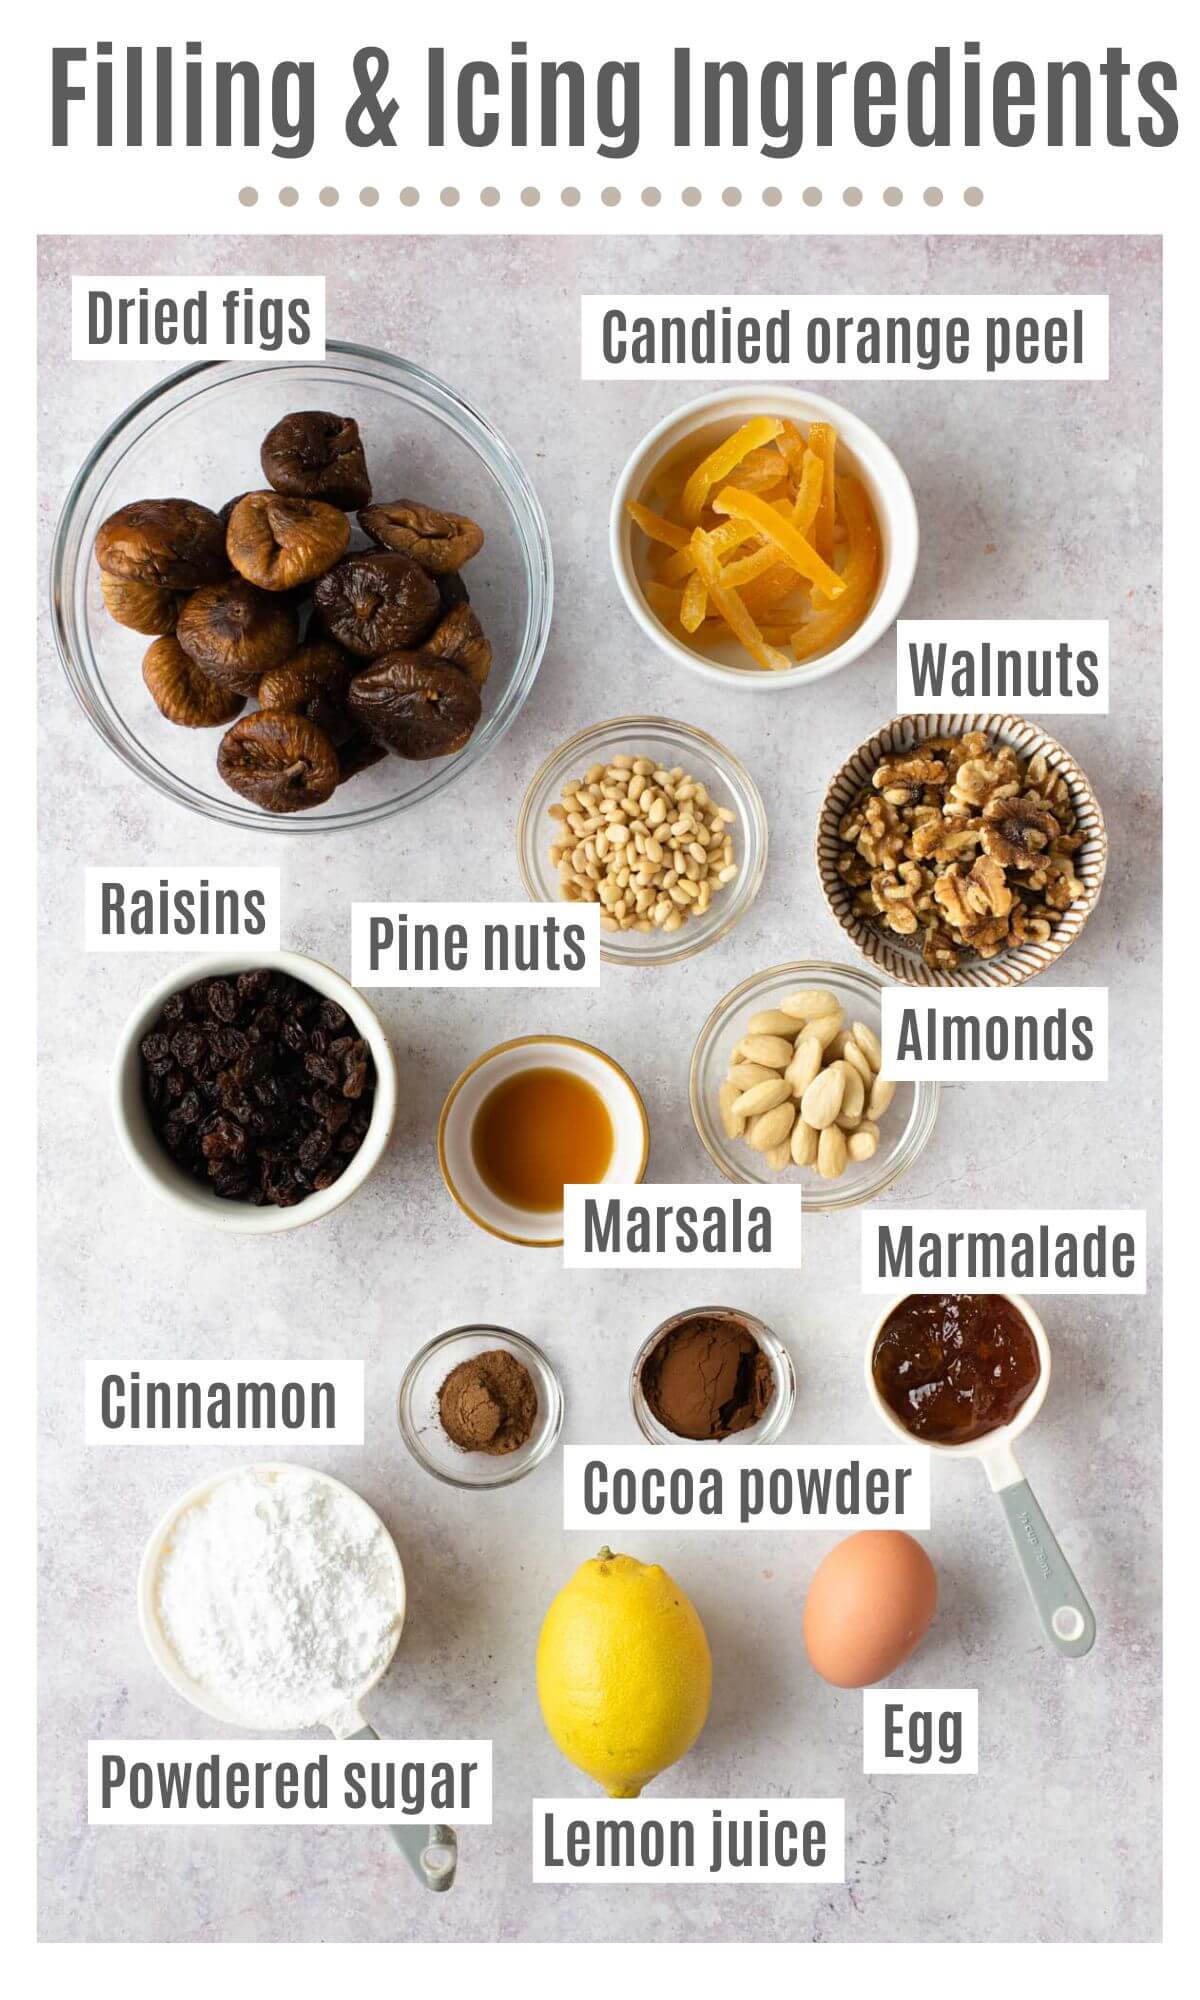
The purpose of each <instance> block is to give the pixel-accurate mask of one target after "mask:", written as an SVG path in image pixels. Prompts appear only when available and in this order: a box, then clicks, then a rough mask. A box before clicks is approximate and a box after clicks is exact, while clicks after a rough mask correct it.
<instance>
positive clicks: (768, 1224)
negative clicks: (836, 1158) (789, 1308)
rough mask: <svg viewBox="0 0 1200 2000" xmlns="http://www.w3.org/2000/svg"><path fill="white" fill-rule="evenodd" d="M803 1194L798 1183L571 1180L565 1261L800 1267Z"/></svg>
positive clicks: (676, 1267)
mask: <svg viewBox="0 0 1200 2000" xmlns="http://www.w3.org/2000/svg"><path fill="white" fill-rule="evenodd" d="M801 1199H802V1197H801V1192H800V1189H799V1188H783V1187H779V1188H762V1187H754V1188H752V1187H715V1186H712V1185H710V1184H709V1183H706V1182H701V1183H699V1184H697V1185H695V1186H693V1185H690V1184H687V1183H681V1184H679V1185H669V1184H667V1183H665V1182H662V1183H659V1184H655V1185H647V1184H644V1183H628V1184H626V1185H623V1186H620V1185H617V1184H616V1183H613V1182H609V1181H605V1182H602V1183H599V1184H595V1183H573V1184H570V1185H568V1186H567V1187H565V1188H564V1189H563V1265H564V1268H565V1269H566V1270H568V1271H586V1270H595V1269H601V1268H603V1269H606V1270H610V1271H630V1270H640V1269H644V1268H646V1267H647V1266H650V1265H653V1266H655V1267H656V1268H657V1269H659V1270H666V1271H690V1270H696V1269H698V1268H699V1267H700V1266H701V1265H707V1266H709V1267H710V1268H711V1267H714V1266H718V1265H720V1266H722V1267H724V1268H726V1269H732V1270H750V1269H752V1268H754V1267H756V1266H757V1267H768V1266H773V1267H775V1268H776V1269H780V1270H792V1271H798V1270H799V1269H800V1215H801Z"/></svg>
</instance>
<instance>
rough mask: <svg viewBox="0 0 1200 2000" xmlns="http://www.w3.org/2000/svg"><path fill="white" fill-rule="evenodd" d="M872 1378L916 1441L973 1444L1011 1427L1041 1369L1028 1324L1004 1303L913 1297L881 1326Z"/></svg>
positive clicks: (961, 1296) (967, 1295) (981, 1297)
mask: <svg viewBox="0 0 1200 2000" xmlns="http://www.w3.org/2000/svg"><path fill="white" fill-rule="evenodd" d="M871 1372H872V1374H873V1376H874V1378H875V1386H876V1388H877V1389H878V1391H879V1393H880V1395H881V1396H882V1397H883V1400H884V1402H885V1403H886V1404H887V1406H888V1409H889V1410H890V1411H891V1412H892V1414H893V1416H896V1417H898V1418H899V1419H900V1422H901V1423H902V1424H903V1425H904V1428H905V1430H906V1431H911V1432H912V1434H913V1436H914V1437H918V1438H924V1439H925V1441H926V1443H928V1444H973V1443H974V1441H975V1439H976V1438H981V1437H986V1436H987V1434H988V1432H989V1431H996V1430H1000V1429H1001V1428H1002V1427H1003V1426H1004V1425H1005V1424H1010V1423H1011V1422H1012V1420H1013V1418H1014V1417H1015V1416H1016V1414H1017V1411H1018V1410H1019V1409H1020V1407H1021V1405H1022V1403H1024V1402H1025V1401H1026V1399H1027V1398H1028V1397H1029V1396H1030V1395H1032V1393H1033V1390H1034V1388H1035V1386H1036V1384H1037V1381H1038V1377H1039V1376H1040V1375H1041V1372H1042V1363H1041V1358H1040V1356H1039V1354H1038V1348H1037V1342H1036V1340H1035V1339H1034V1337H1033V1335H1032V1333H1031V1332H1030V1330H1029V1325H1028V1322H1027V1321H1026V1320H1025V1319H1024V1318H1023V1317H1022V1315H1021V1314H1020V1313H1019V1312H1018V1311H1017V1309H1016V1307H1015V1306H1011V1305H1010V1304H1009V1303H1008V1300H1007V1299H1001V1298H995V1297H989V1296H987V1295H985V1294H982V1293H977V1292H962V1293H958V1294H952V1295H949V1296H946V1297H940V1296H937V1295H929V1296H926V1297H921V1296H918V1295H917V1294H915V1293H914V1294H913V1295H912V1297H910V1298H907V1299H902V1300H901V1301H900V1304H899V1305H898V1306H897V1307H896V1309H895V1311H894V1312H892V1313H890V1314H889V1316H888V1318H887V1319H886V1320H885V1321H884V1323H883V1329H882V1331H881V1333H880V1335H879V1338H878V1340H877V1341H876V1342H875V1352H874V1354H873V1356H872V1358H871Z"/></svg>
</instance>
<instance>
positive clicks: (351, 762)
mask: <svg viewBox="0 0 1200 2000" xmlns="http://www.w3.org/2000/svg"><path fill="white" fill-rule="evenodd" d="M337 754H338V771H339V773H340V776H339V778H338V783H339V784H340V785H344V784H345V783H346V782H347V780H348V779H350V778H357V776H358V774H359V772H360V771H369V770H370V768H371V766H372V764H381V763H382V762H383V759H384V758H385V757H386V756H387V748H386V746H385V745H384V744H382V743H379V742H377V741H376V739H375V738H374V737H373V736H372V735H371V734H370V732H369V731H368V730H366V729H356V730H355V732H354V734H353V736H351V737H349V738H348V740H347V741H346V742H345V743H339V744H338V753H337Z"/></svg>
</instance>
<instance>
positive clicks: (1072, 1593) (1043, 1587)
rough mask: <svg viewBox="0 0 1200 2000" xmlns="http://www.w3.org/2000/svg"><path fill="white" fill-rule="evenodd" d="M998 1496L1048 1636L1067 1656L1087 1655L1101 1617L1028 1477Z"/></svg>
mask: <svg viewBox="0 0 1200 2000" xmlns="http://www.w3.org/2000/svg"><path fill="white" fill-rule="evenodd" d="M996 1498H997V1499H998V1500H999V1502H1000V1505H1001V1506H1002V1507H1003V1509H1004V1518H1005V1520H1006V1521H1007V1522H1008V1529H1009V1533H1010V1534H1011V1536H1012V1538H1013V1546H1014V1547H1015V1549H1016V1551H1017V1556H1018V1559H1019V1561H1020V1564H1021V1569H1022V1572H1023V1574H1024V1577H1025V1581H1026V1583H1027V1584H1028V1586H1029V1594H1030V1596H1031V1597H1032V1599H1033V1602H1034V1605H1035V1606H1036V1609H1037V1614H1038V1617H1039V1618H1040V1619H1041V1621H1042V1628H1043V1630H1044V1631H1045V1634H1046V1637H1047V1638H1048V1639H1049V1641H1050V1643H1051V1645H1052V1646H1056V1647H1057V1648H1058V1651H1059V1652H1060V1653H1065V1654H1066V1655H1067V1657H1068V1659H1072V1660H1079V1659H1082V1658H1083V1655H1084V1654H1085V1653H1090V1652H1091V1649H1092V1646H1093V1644H1094V1642H1095V1638H1096V1620H1095V1617H1094V1615H1093V1612H1092V1607H1091V1605H1090V1604H1089V1603H1088V1601H1087V1598H1086V1597H1085V1596H1084V1594H1083V1592H1082V1590H1081V1589H1080V1588H1079V1585H1078V1583H1077V1582H1076V1580H1075V1577H1074V1575H1073V1573H1072V1571H1071V1567H1070V1564H1069V1563H1068V1562H1067V1559H1066V1557H1065V1556H1064V1554H1063V1552H1062V1550H1061V1549H1060V1548H1059V1546H1058V1543H1057V1542H1056V1541H1055V1539H1054V1534H1053V1531H1052V1529H1051V1527H1050V1523H1049V1522H1048V1521H1047V1519H1046V1516H1045V1515H1044V1514H1043V1512H1042V1510H1041V1508H1040V1507H1039V1506H1038V1503H1037V1501H1036V1500H1035V1499H1034V1496H1033V1491H1032V1489H1031V1487H1030V1484H1029V1481H1028V1480H1027V1479H1017V1480H1015V1481H1014V1482H1013V1484H1012V1485H1011V1486H1003V1487H1001V1488H1000V1490H999V1491H998V1493H997V1495H996Z"/></svg>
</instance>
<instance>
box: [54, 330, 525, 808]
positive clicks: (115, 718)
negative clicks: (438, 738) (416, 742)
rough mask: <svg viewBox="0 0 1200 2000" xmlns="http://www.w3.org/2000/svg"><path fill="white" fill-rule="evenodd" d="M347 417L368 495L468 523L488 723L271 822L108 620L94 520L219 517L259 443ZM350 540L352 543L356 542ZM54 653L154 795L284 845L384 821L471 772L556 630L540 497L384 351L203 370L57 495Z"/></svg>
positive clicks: (443, 392)
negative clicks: (157, 508) (154, 694)
mask: <svg viewBox="0 0 1200 2000" xmlns="http://www.w3.org/2000/svg"><path fill="white" fill-rule="evenodd" d="M314 408H315V409H335V410H337V411H339V412H344V413H346V414H347V415H349V416H352V417H354V418H356V419H357V421H358V423H359V425H360V427H361V429H362V433H363V437H364V440H365V444H366V453H367V463H368V466H369V468H370V472H371V478H372V483H373V486H374V491H375V494H376V495H377V497H379V498H382V499H387V498H388V497H389V495H393V496H394V495H395V494H397V493H402V494H415V495H417V496H418V497H419V498H426V497H428V498H429V499H430V500H432V501H434V502H440V503H442V504H444V505H446V506H451V507H453V508H454V509H455V510H456V512H458V513H463V514H469V515H471V516H472V517H473V518H474V519H475V520H477V521H479V523H480V525H481V526H482V527H483V528H484V530H485V533H486V537H487V539H486V541H485V543H484V546H483V548H482V550H481V551H480V553H479V555H478V556H476V557H475V559H474V561H473V562H472V563H471V566H470V570H469V572H468V578H469V583H470V589H471V599H472V603H473V604H474V605H475V607H476V609H477V610H478V612H479V615H480V619H481V621H482V623H483V626H484V629H485V630H486V632H487V635H488V637H489V639H490V640H491V642H492V647H493V651H494V655H495V659H494V664H493V666H492V671H491V673H490V675H489V676H488V680H487V684H486V686H485V688H484V690H483V716H482V718H481V720H480V722H479V725H478V727H477V728H476V730H475V732H474V734H473V736H472V737H471V739H470V741H469V743H468V744H467V745H466V747H465V748H464V749H463V750H461V751H459V752H458V754H457V755H455V756H452V757H441V758H434V759H431V760H429V761H428V762H415V763H414V762H408V761H406V760H405V759H403V758H400V757H386V758H384V759H383V760H382V761H381V762H380V763H378V764H375V765H373V766H372V767H371V768H370V769H369V770H367V771H364V772H362V773H361V774H360V775H359V776H358V777H356V778H354V779H352V780H350V781H349V782H348V783H347V784H346V785H344V786H339V788H338V790H337V791H336V792H335V793H334V795H333V797H332V798H331V799H329V800H327V801H326V803H325V804H324V805H323V806H317V807H315V808H314V809H313V810H311V811H309V812H299V813H285V814H273V813H268V812H264V811H263V810H262V809H261V808H260V807H258V806H256V805H254V804H253V803H252V802H251V801H250V800H248V799H243V798H241V797H239V795H238V794H237V793H236V792H233V791H231V790H230V789H229V788H228V787H227V786H226V785H225V784H224V782H223V781H222V780H221V779H220V778H219V777H218V776H217V745H218V743H219V742H220V736H221V732H220V731H219V730H216V729H180V728H177V727H176V726H175V725H174V724H172V723H170V722H168V721H166V719H165V718H164V717H163V716H162V715H160V714H159V712H158V710H157V708H156V707H155V705H154V702H153V701H152V700H151V698H150V695H149V694H148V692H147V690H146V688H145V686H144V685H143V682H142V676H141V671H140V668H141V661H142V657H143V654H144V653H145V651H146V648H147V647H148V646H149V644H150V641H149V639H147V638H144V637H142V636H140V635H139V634H138V633H136V632H130V631H127V630H126V629H125V628H124V627H123V626H120V625H117V624H115V623H114V621H113V620H112V619H111V618H110V617H109V616H108V613H107V612H106V611H105V609H104V604H103V600H102V598H101V596H100V572H99V570H98V569H97V567H96V564H95V562H94V560H93V558H92V544H93V541H94V540H95V535H96V530H97V528H98V527H99V526H100V523H101V522H102V521H103V520H104V519H105V518H106V517H107V516H108V515H109V514H111V513H113V512H114V510H115V509H116V508H118V507H121V506H124V505H125V504H126V503H127V502H128V501H131V500H137V499H140V498H142V497H144V496H146V495H157V494H166V493H183V494H186V495H187V496H188V497H189V498H191V499H195V500H199V501H202V502H203V503H204V505H205V506H209V507H212V508H214V509H218V508H220V507H221V506H223V505H224V503H225V501H226V500H228V499H230V498H231V497H232V496H233V495H234V494H236V493H240V492H243V491H245V490H246V489H247V488H251V489H253V488H256V487H257V486H259V485H260V484H261V481H262V473H261V471H260V469H259V463H258V448H259V443H260V441H261V439H262V437H263V436H264V435H265V433H266V432H267V430H269V429H270V427H271V425H272V424H274V423H276V422H277V421H278V419H279V418H280V417H281V416H283V415H284V414H285V413H286V412H287V411H289V410H297V409H314ZM365 540H366V538H365V537H364V536H363V535H361V534H360V533H359V531H358V530H357V528H355V530H354V534H353V536H352V540H351V547H352V548H353V547H360V546H363V545H364V544H365ZM50 590H51V613H52V618H53V623H54V632H55V637H56V640H57V643H58V650H59V655H60V658H61V660H62V664H63V669H64V671H65V673H66V676H67V680H68V681H69V683H70V685H71V688H72V691H73V693H74V694H75V696H76V699H77V700H78V702H79V704H80V706H81V708H82V709H83V711H84V714H85V715H86V716H87V717H88V720H89V721H90V722H91V723H92V725H93V727H94V728H95V729H96V730H97V732H98V733H99V735H100V736H102V737H103V739H104V741H105V742H106V743H107V744H108V746H109V748H110V749H111V750H115V751H116V753H117V755H118V757H120V758H121V759H122V761H123V762H124V763H125V764H127V765H128V766H129V768H130V770H131V771H134V772H136V773H137V775H138V777H140V778H142V779H144V780H145V782H146V783H147V784H150V785H153V786H154V788H155V790H156V791H159V792H161V793H162V794H163V795H164V796H165V797H166V798H170V799H174V800H176V801H177V802H178V803H179V804H181V805H185V806H190V807H191V809H192V810H193V812H199V813H203V814H204V815H205V816H206V818H208V819H216V820H222V821H224V822H225V823H226V824H227V825H230V826H239V827H254V828H259V829H266V830H271V831H274V832H279V833H306V832H307V833H328V832H330V831H331V830H332V829H334V828H337V827H347V826H361V825H365V824H367V823H368V822H370V821H371V820H377V819H385V818H387V817H388V816H389V814H391V813H397V812H403V811H404V810H405V808H406V807H408V806H415V805H419V804H420V803H421V802H422V801H423V800H424V799H428V798H432V797H433V795H434V794H435V793H436V792H440V791H442V790H443V789H444V787H445V786H447V785H450V784H453V783H454V781H455V779H457V778H460V777H461V776H462V775H463V773H464V772H466V771H468V770H469V769H471V767H472V766H473V765H476V764H478V763H479V761H480V759H481V758H482V757H484V756H486V754H487V752H488V750H489V749H490V748H491V747H492V745H493V744H494V743H497V742H498V741H499V739H500V738H501V737H502V736H503V735H504V732H505V730H507V729H508V728H509V727H510V726H511V724H512V723H513V721H514V720H515V718H516V716H517V714H518V713H519V711H520V708H521V705H522V703H523V702H524V701H525V699H526V696H527V695H528V693H529V690H530V688H531V687H532V685H533V681H534V676H535V675H536V673H537V670H538V666H539V664H540V662H541V658H542V654H543V652H544V650H545V646H546V639H547V637H548V634H549V630H550V607H551V600H552V597H553V567H552V562H551V554H550V535H549V530H548V528H547V526H546V521H545V516H544V515H543V513H542V509H541V505H540V502H539V501H538V498H537V495H536V493H535V492H534V490H533V487H532V485H531V483H530V480H529V476H528V474H527V473H526V471H525V469H524V467H523V466H522V465H521V463H520V461H519V460H518V459H517V458H516V457H515V456H514V455H513V453H512V451H511V450H510V448H509V446H508V445H507V444H506V443H505V442H504V439H503V438H502V437H500V436H499V434H498V433H497V432H496V431H495V430H493V428H492V426H491V425H490V424H489V423H488V422H487V421H486V419H485V418H484V417H481V416H480V415H479V413H478V412H477V411H476V410H474V409H472V408H471V406H470V404H468V403H466V402H464V401H463V399H462V397H461V396H459V395H458V394H457V393H456V392H455V391H454V390H453V389H450V388H448V387H447V386H446V384H445V383H444V382H439V381H438V379H437V377H436V376H434V375H429V374H427V373H426V371H425V370H424V369H423V368H417V367H415V366H414V365H413V363H412V362H410V361H402V360H400V359H398V358H397V357H396V356H395V355H391V354H383V353H378V352H376V351H375V350H374V349H372V348H369V347H358V346H355V345H353V344H351V343H350V342H347V341H330V342H329V343H328V351H327V354H326V358H325V360H324V361H292V362H287V361H279V360H276V359H269V358H264V357H261V356H254V357H252V358H250V359H248V360H245V361H215V362H199V363H197V364H196V365H195V366H193V367H191V368H185V369H182V370H181V371H180V372H179V373H178V374H176V375H172V376H169V377H168V379H167V380H166V381H165V382H162V383H160V384H159V385H158V387H157V388H155V389H152V390H150V391H149V392H148V393H147V394H146V395H144V396H141V397H139V399H138V400H137V402H135V403H133V404H131V405H130V407H129V408H128V409H127V410H126V411H125V412H124V414H123V415H122V416H120V417H118V418H117V420H116V422H115V423H113V424H111V425H110V426H109V428H108V430H107V431H105V433H104V434H103V436H102V437H101V438H99V440H98V441H97V443H96V444H95V445H94V447H93V449H92V451H91V453H90V454H89V456H88V459H87V461H86V463H85V464H84V465H83V467H82V468H81V470H80V472H79V473H78V475H77V476H76V479H75V482H74V485H73V486H72V488H71V491H70V493H69V494H68V496H67V500H66V504H65V506H64V508H63V511H62V515H61V517H60V519H59V523H58V528H57V531H56V533H55V538H54V548H53V551H52V554H51V566H50Z"/></svg>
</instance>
